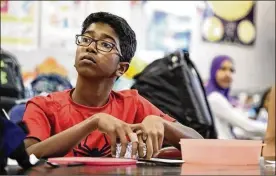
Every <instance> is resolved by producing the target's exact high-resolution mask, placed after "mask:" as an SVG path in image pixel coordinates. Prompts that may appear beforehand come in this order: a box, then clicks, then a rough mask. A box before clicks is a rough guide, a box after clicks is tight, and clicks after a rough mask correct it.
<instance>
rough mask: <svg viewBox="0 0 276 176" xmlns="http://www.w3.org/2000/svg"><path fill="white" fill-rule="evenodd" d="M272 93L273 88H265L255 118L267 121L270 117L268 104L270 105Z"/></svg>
mask: <svg viewBox="0 0 276 176" xmlns="http://www.w3.org/2000/svg"><path fill="white" fill-rule="evenodd" d="M270 94H271V88H268V89H266V90H265V92H264V93H263V95H262V97H261V101H260V103H259V106H257V107H256V108H254V109H255V111H256V112H255V114H256V115H255V118H254V119H255V120H258V121H261V122H264V123H267V119H268V105H269V101H270V100H269V99H270Z"/></svg>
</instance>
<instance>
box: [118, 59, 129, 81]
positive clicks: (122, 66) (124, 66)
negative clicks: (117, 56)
mask: <svg viewBox="0 0 276 176" xmlns="http://www.w3.org/2000/svg"><path fill="white" fill-rule="evenodd" d="M128 68H129V63H128V62H120V63H119V64H118V68H117V71H116V76H118V77H120V76H122V75H123V74H124V73H125V72H126V71H127V70H128Z"/></svg>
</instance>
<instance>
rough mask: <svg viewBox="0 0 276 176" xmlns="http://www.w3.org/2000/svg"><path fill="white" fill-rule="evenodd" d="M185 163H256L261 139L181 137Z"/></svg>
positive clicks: (259, 152) (257, 162)
mask: <svg viewBox="0 0 276 176" xmlns="http://www.w3.org/2000/svg"><path fill="white" fill-rule="evenodd" d="M180 144H181V153H182V159H183V160H184V161H185V162H186V163H194V164H215V165H258V164H259V158H260V155H261V148H262V141H258V140H219V139H181V141H180Z"/></svg>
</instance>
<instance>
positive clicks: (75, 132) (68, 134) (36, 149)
mask: <svg viewBox="0 0 276 176" xmlns="http://www.w3.org/2000/svg"><path fill="white" fill-rule="evenodd" d="M97 121H98V120H97V118H88V119H87V120H85V121H83V122H81V123H79V124H77V125H75V126H73V127H71V128H68V129H67V130H65V131H63V132H61V133H58V134H56V135H54V136H51V137H49V138H47V139H45V140H44V141H41V142H39V141H38V140H35V139H33V138H27V139H25V141H24V142H25V145H26V150H27V152H28V154H29V155H30V154H34V155H35V156H36V157H37V158H41V157H61V156H64V155H66V154H67V153H68V152H69V151H70V150H72V148H73V147H74V146H76V145H77V144H78V143H79V142H80V141H81V140H82V139H83V138H85V137H86V136H87V135H88V134H89V133H91V131H93V130H95V129H96V128H97Z"/></svg>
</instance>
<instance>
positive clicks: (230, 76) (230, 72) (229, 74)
mask: <svg viewBox="0 0 276 176" xmlns="http://www.w3.org/2000/svg"><path fill="white" fill-rule="evenodd" d="M232 74H233V73H232V71H231V70H227V72H226V76H227V77H228V78H232Z"/></svg>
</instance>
